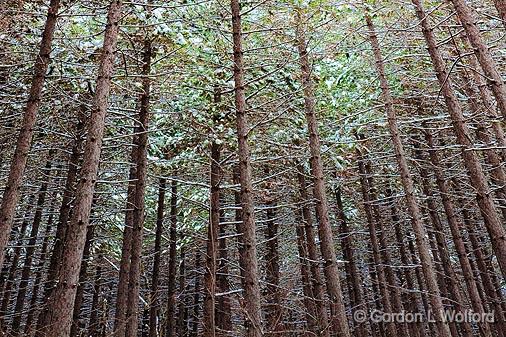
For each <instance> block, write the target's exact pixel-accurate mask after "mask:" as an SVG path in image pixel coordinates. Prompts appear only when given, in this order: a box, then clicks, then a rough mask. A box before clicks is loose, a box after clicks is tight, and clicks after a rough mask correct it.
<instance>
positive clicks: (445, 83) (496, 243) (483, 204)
mask: <svg viewBox="0 0 506 337" xmlns="http://www.w3.org/2000/svg"><path fill="white" fill-rule="evenodd" d="M412 1H413V4H414V5H415V8H416V14H417V16H418V19H419V20H420V24H421V26H422V32H423V35H424V37H425V41H426V43H427V47H428V50H429V55H430V57H431V59H432V63H433V65H434V70H435V72H436V76H437V78H438V81H439V84H440V86H441V92H442V94H443V96H444V98H445V101H446V106H447V109H448V113H449V114H450V117H451V119H452V123H453V129H454V131H455V135H456V137H457V141H458V143H459V144H460V145H461V153H462V159H463V163H464V165H465V167H466V169H467V171H468V174H469V178H470V180H471V184H472V185H473V187H474V188H475V189H476V199H477V202H478V206H479V207H480V211H481V215H482V217H483V219H484V220H485V224H486V226H487V231H488V233H489V236H490V240H491V242H492V247H493V248H494V252H495V254H496V256H497V260H498V263H499V266H500V267H501V271H502V273H503V276H504V275H506V230H505V229H504V227H503V225H502V223H501V220H500V219H499V215H498V213H497V209H496V207H495V205H494V201H493V199H492V194H491V191H490V188H489V186H488V183H487V180H486V177H485V174H484V172H483V168H482V166H481V164H480V162H479V160H478V157H477V155H476V152H475V151H473V150H472V148H473V144H472V143H471V141H470V139H471V137H470V135H469V130H468V128H467V125H466V124H465V119H464V116H463V114H462V107H461V106H460V102H459V101H458V99H457V97H456V96H455V93H454V91H453V86H452V80H451V78H450V77H449V76H448V71H447V69H446V66H445V63H444V60H443V58H442V56H441V54H440V52H439V51H438V48H437V44H436V40H435V38H434V34H433V32H432V31H431V29H430V27H429V24H428V22H427V20H426V13H425V12H424V10H423V7H422V4H421V1H420V0H412Z"/></svg>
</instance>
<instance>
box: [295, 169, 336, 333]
mask: <svg viewBox="0 0 506 337" xmlns="http://www.w3.org/2000/svg"><path fill="white" fill-rule="evenodd" d="M304 173H305V172H304V167H303V166H302V165H301V164H298V165H297V180H298V183H299V194H300V199H301V202H302V203H303V204H302V206H301V207H302V218H303V221H304V231H305V234H306V244H307V253H308V256H309V263H310V264H309V269H310V272H311V284H312V290H313V296H314V297H313V300H314V304H315V308H316V310H315V311H316V321H317V324H318V328H319V331H320V335H321V336H322V337H328V336H330V330H329V320H328V315H327V309H326V308H325V302H324V298H325V290H324V286H323V283H322V280H321V275H320V257H319V256H318V252H317V248H316V240H315V235H314V231H313V219H312V217H311V210H310V209H309V205H308V204H307V203H308V202H309V196H308V193H307V186H306V180H305V178H304Z"/></svg>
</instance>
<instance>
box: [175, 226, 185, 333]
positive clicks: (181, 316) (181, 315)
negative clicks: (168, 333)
mask: <svg viewBox="0 0 506 337" xmlns="http://www.w3.org/2000/svg"><path fill="white" fill-rule="evenodd" d="M181 238H182V235H181ZM180 261H181V262H180V263H179V301H178V309H177V329H176V330H177V336H178V337H187V336H188V303H187V299H188V297H187V293H186V247H185V246H182V247H181V252H180Z"/></svg>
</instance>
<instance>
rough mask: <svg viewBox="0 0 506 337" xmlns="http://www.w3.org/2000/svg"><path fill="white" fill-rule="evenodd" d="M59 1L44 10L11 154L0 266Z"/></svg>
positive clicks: (1, 211) (0, 224)
mask: <svg viewBox="0 0 506 337" xmlns="http://www.w3.org/2000/svg"><path fill="white" fill-rule="evenodd" d="M59 8H60V0H51V2H50V3H49V9H48V12H47V19H46V24H45V26H44V31H43V32H42V39H41V42H40V47H39V53H38V55H37V58H36V60H35V66H34V74H33V77H32V83H31V87H30V93H29V96H28V102H27V103H26V107H25V112H24V115H23V121H22V123H21V130H20V132H19V136H18V139H17V143H16V148H15V150H14V155H13V157H12V162H11V167H10V171H9V176H8V178H7V185H6V186H5V190H4V193H3V197H2V203H1V205H0V268H2V266H3V261H4V257H5V247H6V245H7V242H8V241H9V235H10V233H11V229H12V223H13V221H14V214H15V212H16V205H17V203H18V197H19V189H20V186H21V183H22V180H23V175H24V172H25V167H26V161H27V159H28V153H29V152H30V147H31V144H32V138H33V132H34V129H35V122H36V119H37V112H38V110H39V105H40V101H41V97H42V88H43V87H44V80H45V77H46V72H47V68H48V65H49V62H50V54H51V45H52V42H53V36H54V31H55V26H56V21H57V18H58V17H57V15H58V9H59Z"/></svg>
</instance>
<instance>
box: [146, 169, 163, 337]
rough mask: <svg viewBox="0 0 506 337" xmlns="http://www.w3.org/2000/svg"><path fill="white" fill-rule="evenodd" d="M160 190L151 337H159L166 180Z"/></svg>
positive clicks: (151, 306)
mask: <svg viewBox="0 0 506 337" xmlns="http://www.w3.org/2000/svg"><path fill="white" fill-rule="evenodd" d="M159 184H160V185H159V188H158V204H157V211H156V232H155V252H154V256H153V274H152V276H151V292H150V301H149V302H150V303H149V337H157V335H158V319H159V315H158V312H159V310H160V300H159V298H160V291H159V289H158V288H159V283H160V281H159V279H160V262H161V254H162V234H163V219H164V209H165V185H166V181H165V178H160V180H159Z"/></svg>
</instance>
